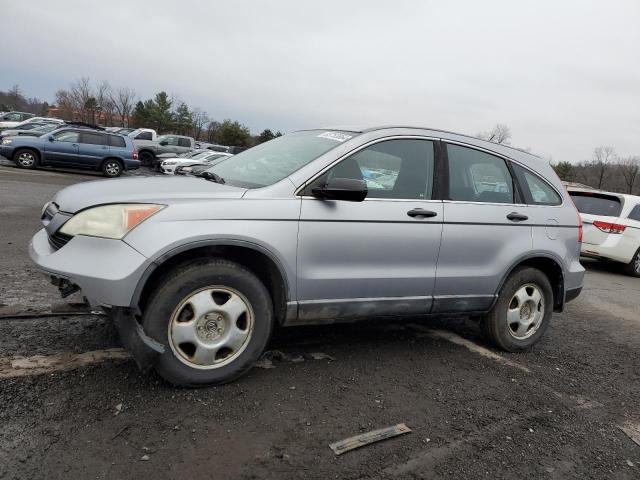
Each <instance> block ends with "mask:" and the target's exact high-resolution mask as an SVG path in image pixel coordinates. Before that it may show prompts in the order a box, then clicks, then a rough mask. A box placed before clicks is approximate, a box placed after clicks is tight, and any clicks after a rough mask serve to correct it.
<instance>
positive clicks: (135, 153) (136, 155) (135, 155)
mask: <svg viewBox="0 0 640 480" xmlns="http://www.w3.org/2000/svg"><path fill="white" fill-rule="evenodd" d="M131 158H133V159H134V160H138V151H137V150H134V151H133V153H132V154H131Z"/></svg>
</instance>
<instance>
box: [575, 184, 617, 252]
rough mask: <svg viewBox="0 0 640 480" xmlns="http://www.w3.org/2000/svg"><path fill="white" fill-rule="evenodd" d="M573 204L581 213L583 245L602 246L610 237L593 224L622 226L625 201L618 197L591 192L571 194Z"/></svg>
mask: <svg viewBox="0 0 640 480" xmlns="http://www.w3.org/2000/svg"><path fill="white" fill-rule="evenodd" d="M569 194H570V195H571V198H572V199H573V203H575V205H576V208H577V209H578V211H579V212H580V216H581V217H582V223H583V227H584V233H583V236H582V243H585V244H589V245H601V244H602V243H604V241H605V240H606V239H607V237H608V236H609V235H610V233H609V232H607V231H605V230H606V228H605V230H602V229H601V228H598V227H596V226H595V225H594V224H593V222H602V224H620V223H621V222H620V213H621V212H622V205H623V200H622V198H621V197H618V196H617V195H613V194H609V193H600V192H590V191H571V192H569Z"/></svg>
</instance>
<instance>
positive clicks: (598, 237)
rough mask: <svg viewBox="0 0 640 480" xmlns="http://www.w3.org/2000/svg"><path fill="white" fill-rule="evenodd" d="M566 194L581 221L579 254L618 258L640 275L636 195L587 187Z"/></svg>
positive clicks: (639, 207) (629, 271)
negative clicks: (582, 233) (582, 226)
mask: <svg viewBox="0 0 640 480" xmlns="http://www.w3.org/2000/svg"><path fill="white" fill-rule="evenodd" d="M569 194H570V195H571V198H572V199H573V203H575V204H576V207H577V208H578V211H579V212H580V216H581V217H582V223H583V225H584V236H583V240H582V249H581V252H582V255H583V256H585V257H591V258H597V259H601V260H611V261H614V262H619V263H621V264H623V265H624V270H625V272H626V273H627V274H629V275H632V276H634V277H640V197H638V196H636V195H625V194H622V193H612V192H604V191H600V190H592V189H588V188H587V189H577V188H570V189H569Z"/></svg>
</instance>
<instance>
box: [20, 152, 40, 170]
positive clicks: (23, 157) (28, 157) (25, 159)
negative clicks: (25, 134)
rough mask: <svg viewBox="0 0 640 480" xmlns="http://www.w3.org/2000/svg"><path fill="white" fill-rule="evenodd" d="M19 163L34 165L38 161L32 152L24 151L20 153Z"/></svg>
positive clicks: (28, 165) (24, 165)
mask: <svg viewBox="0 0 640 480" xmlns="http://www.w3.org/2000/svg"><path fill="white" fill-rule="evenodd" d="M18 163H19V164H20V165H21V166H23V167H33V165H35V163H36V157H35V155H34V154H33V153H31V152H22V153H21V154H20V155H18Z"/></svg>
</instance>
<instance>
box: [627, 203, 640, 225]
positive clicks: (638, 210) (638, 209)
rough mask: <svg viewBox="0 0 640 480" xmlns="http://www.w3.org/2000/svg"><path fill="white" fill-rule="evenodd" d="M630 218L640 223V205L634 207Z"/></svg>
mask: <svg viewBox="0 0 640 480" xmlns="http://www.w3.org/2000/svg"><path fill="white" fill-rule="evenodd" d="M629 218H630V219H631V220H637V221H638V222H640V205H636V206H635V207H633V210H631V212H630V213H629Z"/></svg>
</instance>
